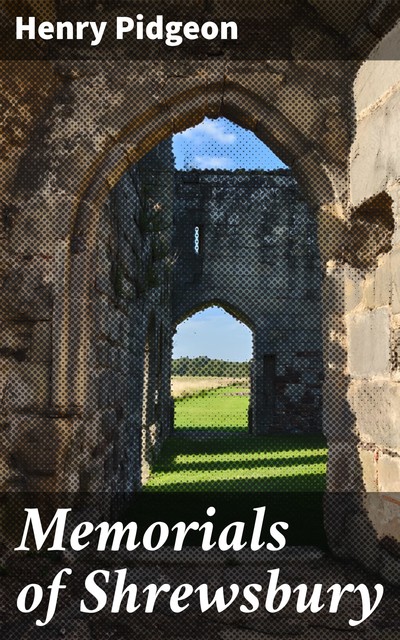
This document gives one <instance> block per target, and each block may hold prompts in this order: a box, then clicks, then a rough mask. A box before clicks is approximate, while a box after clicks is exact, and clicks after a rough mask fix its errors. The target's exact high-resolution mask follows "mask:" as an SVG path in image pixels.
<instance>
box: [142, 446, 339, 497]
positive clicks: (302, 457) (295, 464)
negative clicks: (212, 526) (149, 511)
mask: <svg viewBox="0 0 400 640" xmlns="http://www.w3.org/2000/svg"><path fill="white" fill-rule="evenodd" d="M326 460H327V448H326V442H325V440H324V438H323V436H319V435H318V436H285V437H277V436H276V437H275V436H273V437H272V436H265V437H254V436H250V435H240V436H235V434H232V435H226V436H223V437H220V438H218V437H217V436H216V437H215V438H207V439H201V438H197V439H191V438H180V437H178V436H176V437H174V438H172V439H170V440H169V441H168V442H166V443H165V445H164V447H163V450H162V452H161V455H160V458H159V460H158V462H157V464H156V466H155V467H154V470H153V473H152V475H151V477H150V480H149V482H148V483H147V485H146V487H145V491H250V492H251V491H323V490H324V488H325V474H326Z"/></svg>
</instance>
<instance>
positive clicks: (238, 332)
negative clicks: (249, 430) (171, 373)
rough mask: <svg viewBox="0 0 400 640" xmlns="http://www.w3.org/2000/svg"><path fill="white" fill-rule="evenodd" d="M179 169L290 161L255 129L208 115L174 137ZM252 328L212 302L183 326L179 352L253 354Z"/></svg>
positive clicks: (274, 165) (275, 165) (228, 356)
mask: <svg viewBox="0 0 400 640" xmlns="http://www.w3.org/2000/svg"><path fill="white" fill-rule="evenodd" d="M173 151H174V155H175V166H176V168H177V169H192V168H194V169H247V170H249V169H281V168H284V167H285V165H284V164H283V163H282V162H281V161H280V160H279V158H277V157H276V156H275V155H274V154H273V153H272V151H271V150H270V149H269V148H268V147H267V146H266V145H265V144H264V143H263V142H261V140H259V139H258V138H257V137H256V136H255V135H254V134H253V133H251V132H250V131H247V130H246V129H242V128H241V127H238V126H237V125H235V124H233V123H232V122H230V121H229V120H226V119H225V118H218V119H217V120H209V119H207V118H206V119H205V120H204V121H203V122H202V123H201V124H199V125H197V126H196V127H193V128H191V129H187V130H186V131H183V132H182V133H178V134H176V135H175V136H174V137H173ZM251 341H252V336H251V331H250V330H249V329H248V328H247V327H246V326H245V325H243V324H241V323H239V322H237V321H236V320H235V319H234V318H233V317H232V316H231V315H229V314H228V313H226V312H225V311H224V310H223V309H220V308H219V307H211V308H209V309H206V310H204V311H201V312H199V313H196V315H194V316H192V317H191V318H188V320H185V322H183V323H182V324H180V325H179V327H178V330H177V333H176V334H175V338H174V351H173V357H174V358H180V357H183V356H189V357H191V358H194V357H196V356H208V357H209V358H220V359H223V360H232V361H244V360H249V359H250V358H251V353H252V345H251Z"/></svg>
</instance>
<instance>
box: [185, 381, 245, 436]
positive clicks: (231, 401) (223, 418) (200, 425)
mask: <svg viewBox="0 0 400 640" xmlns="http://www.w3.org/2000/svg"><path fill="white" fill-rule="evenodd" d="M249 397H250V389H249V388H248V387H241V386H230V387H221V388H219V389H213V390H211V391H202V392H199V393H197V394H193V395H191V396H187V397H183V398H178V399H176V400H175V427H176V429H182V428H196V429H213V430H220V429H224V428H225V429H235V430H240V429H241V430H243V431H246V430H247V412H248V407H249Z"/></svg>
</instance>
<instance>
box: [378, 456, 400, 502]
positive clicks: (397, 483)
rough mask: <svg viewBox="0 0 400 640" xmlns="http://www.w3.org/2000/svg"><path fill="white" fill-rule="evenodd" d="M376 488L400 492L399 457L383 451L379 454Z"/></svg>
mask: <svg viewBox="0 0 400 640" xmlns="http://www.w3.org/2000/svg"><path fill="white" fill-rule="evenodd" d="M378 490H379V491H384V492H400V457H398V456H396V457H394V456H390V455H387V454H385V453H381V454H380V455H379V458H378ZM399 510H400V506H399Z"/></svg>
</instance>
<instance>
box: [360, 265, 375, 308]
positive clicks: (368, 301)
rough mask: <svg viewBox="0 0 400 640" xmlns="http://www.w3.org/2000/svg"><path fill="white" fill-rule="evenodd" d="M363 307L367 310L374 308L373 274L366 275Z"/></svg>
mask: <svg viewBox="0 0 400 640" xmlns="http://www.w3.org/2000/svg"><path fill="white" fill-rule="evenodd" d="M362 289H363V298H362V301H363V305H364V307H366V308H367V309H374V308H375V273H374V272H373V273H367V275H366V276H365V281H364V285H363V288H362Z"/></svg>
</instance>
